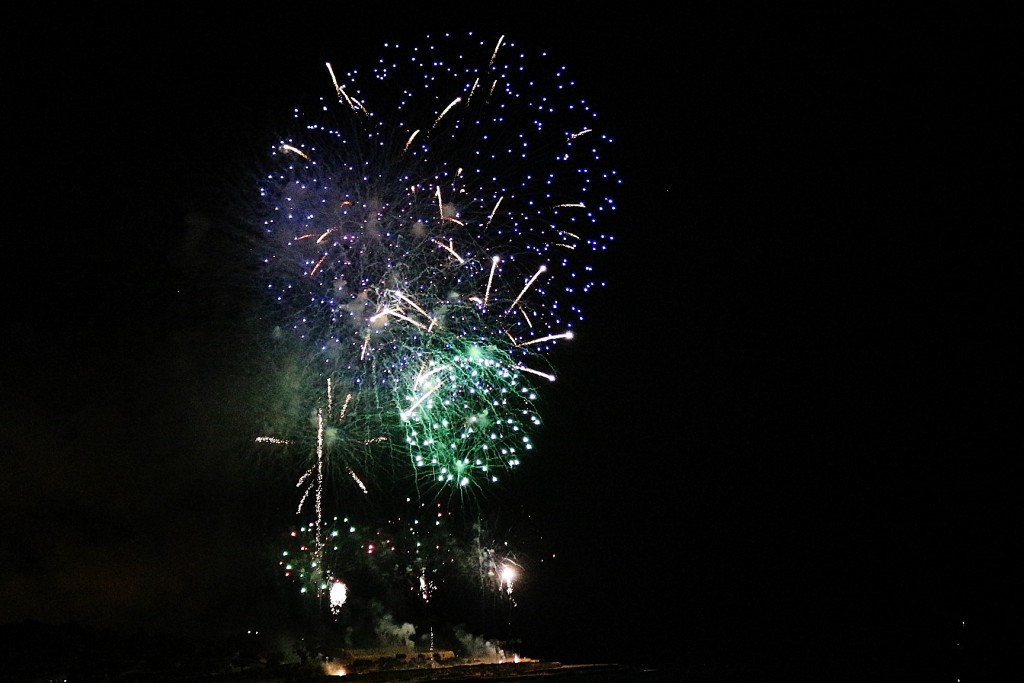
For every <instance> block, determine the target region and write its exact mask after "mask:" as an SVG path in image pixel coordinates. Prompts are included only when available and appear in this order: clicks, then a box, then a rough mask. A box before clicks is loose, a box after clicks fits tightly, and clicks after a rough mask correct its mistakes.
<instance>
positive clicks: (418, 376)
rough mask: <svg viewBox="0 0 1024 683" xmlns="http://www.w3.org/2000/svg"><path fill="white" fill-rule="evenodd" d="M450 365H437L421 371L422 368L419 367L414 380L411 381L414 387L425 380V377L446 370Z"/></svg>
mask: <svg viewBox="0 0 1024 683" xmlns="http://www.w3.org/2000/svg"><path fill="white" fill-rule="evenodd" d="M450 367H451V364H450V363H449V364H447V365H439V366H438V367H436V368H434V369H433V370H431V371H430V372H423V368H420V371H419V372H418V373H417V374H416V380H415V381H414V382H413V383H412V385H413V386H414V387H418V386H419V385H421V384H423V382H425V381H426V380H427V378H428V377H430V376H431V375H436V374H437V373H439V372H443V371H444V370H447V369H448V368H450Z"/></svg>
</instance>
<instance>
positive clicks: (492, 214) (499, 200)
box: [484, 197, 504, 228]
mask: <svg viewBox="0 0 1024 683" xmlns="http://www.w3.org/2000/svg"><path fill="white" fill-rule="evenodd" d="M502 199H504V197H498V201H496V202H495V203H494V208H493V209H491V215H490V216H488V217H487V225H485V226H484V227H485V228H486V227H487V226H489V225H490V224H491V221H493V220H494V214H496V213H498V207H499V206H501V200H502Z"/></svg>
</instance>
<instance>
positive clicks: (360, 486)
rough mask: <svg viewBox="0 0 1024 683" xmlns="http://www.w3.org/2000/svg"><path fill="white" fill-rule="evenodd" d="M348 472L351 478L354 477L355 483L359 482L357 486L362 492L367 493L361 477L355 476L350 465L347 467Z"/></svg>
mask: <svg viewBox="0 0 1024 683" xmlns="http://www.w3.org/2000/svg"><path fill="white" fill-rule="evenodd" d="M348 473H349V474H350V475H352V478H353V479H355V481H356V483H357V484H359V488H361V489H362V490H363V493H369V491H368V490H367V488H366V484H364V483H363V481H362V479H360V478H359V477H357V476H356V473H355V472H353V471H352V468H351V467H349V468H348Z"/></svg>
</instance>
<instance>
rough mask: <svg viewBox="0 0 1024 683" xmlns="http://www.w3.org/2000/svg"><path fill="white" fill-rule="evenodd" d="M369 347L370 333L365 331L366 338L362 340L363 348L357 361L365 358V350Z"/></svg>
mask: <svg viewBox="0 0 1024 683" xmlns="http://www.w3.org/2000/svg"><path fill="white" fill-rule="evenodd" d="M369 347H370V331H369V330H367V331H366V336H365V337H364V338H363V348H362V349H360V350H359V360H364V359H365V358H366V349H368V348H369Z"/></svg>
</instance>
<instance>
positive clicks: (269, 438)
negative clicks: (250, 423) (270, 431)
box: [256, 436, 291, 444]
mask: <svg viewBox="0 0 1024 683" xmlns="http://www.w3.org/2000/svg"><path fill="white" fill-rule="evenodd" d="M256 443H279V444H290V443H291V441H289V440H287V439H278V438H277V437H273V436H257V437H256Z"/></svg>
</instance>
